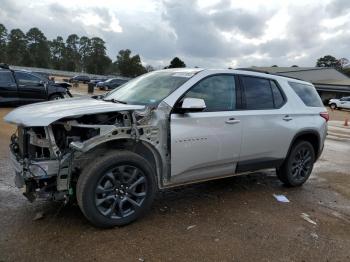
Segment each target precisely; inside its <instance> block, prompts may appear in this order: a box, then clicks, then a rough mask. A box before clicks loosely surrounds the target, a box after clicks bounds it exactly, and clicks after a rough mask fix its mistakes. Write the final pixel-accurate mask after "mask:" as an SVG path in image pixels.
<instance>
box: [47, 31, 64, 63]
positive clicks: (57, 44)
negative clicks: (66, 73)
mask: <svg viewBox="0 0 350 262" xmlns="http://www.w3.org/2000/svg"><path fill="white" fill-rule="evenodd" d="M49 47H50V60H51V62H50V64H51V66H52V67H53V68H54V69H63V68H64V61H63V59H64V52H65V48H66V46H65V44H64V41H63V38H62V37H61V36H57V37H56V39H53V40H52V41H51V42H49Z"/></svg>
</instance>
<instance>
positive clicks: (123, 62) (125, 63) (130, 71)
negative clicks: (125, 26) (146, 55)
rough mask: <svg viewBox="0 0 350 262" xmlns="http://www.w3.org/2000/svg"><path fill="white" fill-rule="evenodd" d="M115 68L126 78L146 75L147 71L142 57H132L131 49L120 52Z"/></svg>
mask: <svg viewBox="0 0 350 262" xmlns="http://www.w3.org/2000/svg"><path fill="white" fill-rule="evenodd" d="M115 66H116V67H117V69H118V71H119V73H120V74H121V75H122V76H126V77H135V76H139V75H142V74H144V73H146V69H145V68H144V67H143V66H142V63H141V58H140V56H139V55H134V56H131V51H130V50H129V49H125V50H120V51H119V53H118V55H117V60H116V61H115Z"/></svg>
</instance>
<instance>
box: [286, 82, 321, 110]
mask: <svg viewBox="0 0 350 262" xmlns="http://www.w3.org/2000/svg"><path fill="white" fill-rule="evenodd" d="M288 83H289V85H290V86H291V87H292V89H293V90H294V92H295V93H296V94H297V95H298V96H299V97H300V99H301V100H302V101H303V102H304V104H305V105H306V106H310V107H323V104H322V100H321V98H320V96H319V95H318V93H317V91H316V89H315V88H314V87H313V86H312V85H305V84H300V83H295V82H288Z"/></svg>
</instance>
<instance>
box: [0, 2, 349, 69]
mask: <svg viewBox="0 0 350 262" xmlns="http://www.w3.org/2000/svg"><path fill="white" fill-rule="evenodd" d="M138 1H140V2H139V4H138V5H134V4H133V3H129V2H127V1H123V2H118V1H112V2H109V3H104V2H102V1H96V2H94V1H82V0H76V1H63V0H62V1H60V2H59V3H58V2H56V1H54V0H42V1H40V3H36V2H33V1H30V0H18V1H10V0H1V9H0V17H1V18H2V21H1V22H2V23H4V25H5V26H6V27H7V29H8V30H9V31H10V30H11V29H13V28H20V29H21V30H22V31H24V32H26V31H28V30H29V29H30V28H31V27H38V28H39V29H41V30H42V31H43V32H44V33H45V35H46V36H47V38H48V39H52V38H56V36H58V35H60V36H62V37H64V38H66V37H67V36H68V35H69V34H73V33H75V34H77V35H79V36H83V35H86V36H88V37H93V36H98V37H101V38H103V39H104V40H105V42H106V46H107V52H108V55H109V56H110V57H111V58H112V59H115V57H116V55H117V53H118V51H119V50H120V49H125V48H129V49H131V50H132V51H133V53H139V54H140V56H141V58H142V60H143V61H144V62H145V63H148V64H152V65H153V66H155V67H157V66H159V67H162V66H165V65H167V64H168V63H169V61H170V60H171V59H172V58H173V57H175V56H179V57H180V58H181V59H183V60H184V61H185V63H186V64H187V65H189V66H201V67H216V68H219V67H224V68H225V67H229V66H231V67H234V66H238V67H245V66H251V65H266V66H269V65H272V64H277V65H279V66H290V65H293V64H298V65H300V66H313V65H314V64H315V61H316V59H317V58H318V57H321V56H323V55H326V54H331V55H334V56H336V57H346V56H347V55H348V43H349V41H350V29H349V28H350V15H349V14H350V1H348V0H330V1H307V3H305V1H302V0H290V1H283V2H282V1H278V0H266V1H259V0H252V2H250V4H249V5H248V4H247V3H245V2H246V0H235V1H231V0H219V1H216V2H215V3H213V2H212V1H205V3H204V4H203V0H197V1H195V0H194V1H178V0H148V1H144V0H138Z"/></svg>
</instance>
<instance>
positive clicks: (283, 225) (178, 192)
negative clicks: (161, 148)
mask: <svg viewBox="0 0 350 262" xmlns="http://www.w3.org/2000/svg"><path fill="white" fill-rule="evenodd" d="M9 110H11V109H7V108H2V109H0V119H1V120H0V170H1V171H0V218H1V219H0V232H1V233H0V261H94V260H97V261H350V190H349V187H348V185H349V183H350V171H349V170H350V161H349V156H350V142H349V141H348V140H342V139H337V138H336V137H335V138H332V139H327V141H326V145H325V150H324V152H323V155H322V157H321V159H320V160H319V161H318V162H317V164H316V166H315V169H314V172H313V174H312V177H311V178H310V179H309V181H308V182H307V183H306V184H305V185H304V186H303V187H300V188H286V187H284V186H282V184H281V183H280V182H279V181H278V180H277V178H276V176H275V172H273V171H271V172H260V173H254V174H251V175H245V176H237V177H232V178H228V179H221V180H216V181H211V182H206V183H201V184H197V185H192V186H187V187H181V188H177V189H172V190H165V191H163V192H160V193H159V194H158V196H157V199H156V201H155V204H154V205H153V207H152V210H151V211H150V212H149V213H148V215H146V216H145V217H144V218H143V219H141V220H139V221H137V222H135V223H133V224H131V225H129V226H125V227H121V228H114V229H110V230H99V229H96V228H94V227H92V226H90V224H89V223H88V222H87V221H86V220H85V218H84V217H83V215H82V213H81V212H80V210H79V208H78V207H77V206H74V205H73V206H64V207H63V206H62V205H60V204H58V203H51V202H43V201H38V202H35V203H33V204H31V203H29V202H27V201H26V200H25V199H24V197H23V196H22V195H21V192H20V190H18V189H16V188H15V187H14V183H13V171H12V169H11V167H10V165H9V159H8V153H7V144H8V141H9V136H10V134H11V133H12V132H13V130H14V128H13V127H12V126H10V125H6V124H4V123H3V122H2V117H3V116H4V115H5V114H6V113H7V112H8V111H9ZM273 194H283V195H285V196H286V197H287V198H288V199H289V201H290V202H289V203H281V202H278V201H276V199H275V198H274V197H273ZM38 214H43V217H42V219H39V220H34V218H35V217H36V216H37V215H38ZM307 220H308V221H307Z"/></svg>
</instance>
